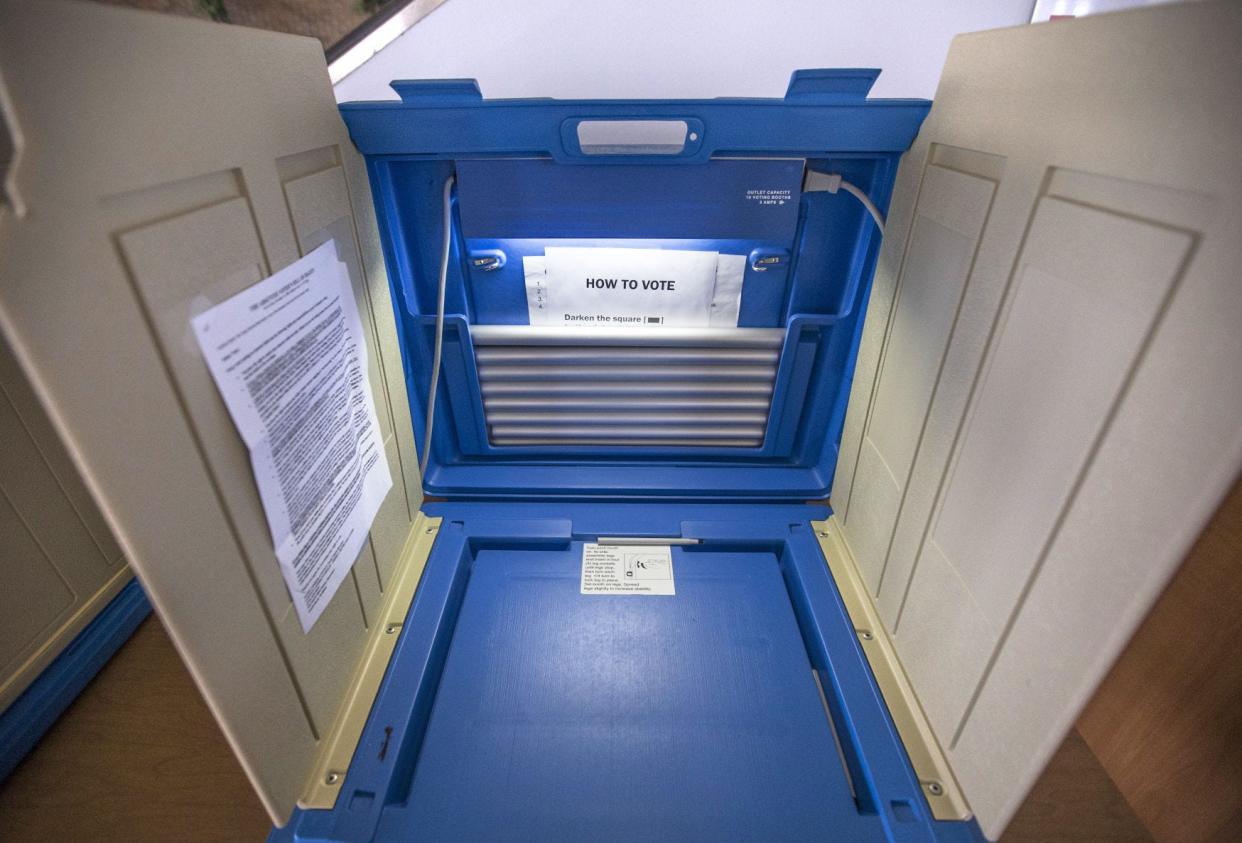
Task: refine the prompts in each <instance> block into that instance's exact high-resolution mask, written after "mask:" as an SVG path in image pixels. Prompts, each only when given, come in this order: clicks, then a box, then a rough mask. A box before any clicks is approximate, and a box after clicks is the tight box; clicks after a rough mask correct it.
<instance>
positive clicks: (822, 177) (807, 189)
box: [802, 170, 884, 237]
mask: <svg viewBox="0 0 1242 843" xmlns="http://www.w3.org/2000/svg"><path fill="white" fill-rule="evenodd" d="M838 190H844V191H845V192H846V193H849V194H851V195H853V196H854V197H856V198H857V199H858V201H859V202H861V203H862V204H863V207H864V208H866V209H867V213H869V214H871V218H872V219H873V220H875V227H876V228H878V229H880V236H881V237H882V236H884V217H883V216H881V215H880V209H879V208H877V207H876V206H875V203H874V202H872V201H871V197H870V196H868V195H867V194H866V193H864V192H863V191H862V188H860V187H859V186H858V185H856V184H852V183H850V182H848V181H846V180H845V179H843V178H841V174H840V173H817V172H815V171H814V170H807V171H806V179H805V180H804V181H803V182H802V192H803V193H816V192H820V191H826V192H828V193H836V192H837V191H838Z"/></svg>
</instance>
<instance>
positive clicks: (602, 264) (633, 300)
mask: <svg viewBox="0 0 1242 843" xmlns="http://www.w3.org/2000/svg"><path fill="white" fill-rule="evenodd" d="M523 268H524V271H525V275H526V299H527V307H528V311H529V315H530V324H532V325H564V326H582V325H587V326H591V325H602V326H612V327H615V326H643V327H666V328H706V327H714V326H719V327H736V326H737V317H738V308H739V305H740V301H741V294H742V278H743V275H744V274H745V271H746V257H745V256H744V255H722V254H720V253H719V252H710V251H689V250H684V249H623V248H579V247H549V248H548V249H546V250H545V252H544V254H543V255H542V256H538V255H536V256H531V257H527V258H525V259H524V262H523Z"/></svg>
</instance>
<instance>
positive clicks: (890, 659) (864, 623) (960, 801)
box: [811, 515, 971, 820]
mask: <svg viewBox="0 0 1242 843" xmlns="http://www.w3.org/2000/svg"><path fill="white" fill-rule="evenodd" d="M811 529H813V530H814V531H815V536H816V538H817V539H818V540H819V547H820V550H822V551H823V554H824V559H825V560H827V562H828V570H829V572H831V574H832V578H833V579H834V580H835V581H836V584H837V590H838V591H840V592H841V599H842V600H843V601H844V602H845V609H846V611H847V612H849V616H850V620H851V621H852V622H853V624H854V632H855V634H856V635H857V636H858V643H859V644H861V645H862V650H863V654H864V655H865V656H866V657H867V662H868V663H869V664H870V665H871V672H872V674H874V675H875V681H876V684H877V685H879V686H880V694H881V695H882V696H883V697H884V702H885V704H887V706H888V712H889V714H890V715H891V716H892V718H893V724H894V725H895V726H896V727H897V735H898V736H899V737H900V738H901V742H902V744H903V745H904V746H905V748H906V754H907V755H908V756H909V757H910V766H912V767H913V768H914V774H915V775H916V776H918V779H919V783H920V784H921V785H922V787H923V795H924V796H926V797H927V804H928V806H929V807H930V808H931V813H932V816H933V817H935V818H936V819H938V820H966V819H970V817H971V811H970V805H969V804H967V802H966V796H965V794H963V793H962V789H961V787H960V786H959V785H958V783H957V779H956V778H954V776H953V770H952V768H951V767H950V766H949V760H948V758H946V757H945V754H944V751H943V750H942V749H941V748H940V743H939V741H937V740H936V735H935V733H934V732H933V731H932V727H931V723H930V722H929V721H928V719H927V715H926V714H924V713H923V707H922V706H921V705H920V704H919V700H918V697H917V696H916V695H915V693H914V686H912V685H911V684H910V680H909V678H908V677H907V676H906V672H905V670H904V669H903V668H902V666H901V661H900V660H899V659H898V658H897V650H896V648H894V646H893V643H892V641H890V640H889V637H888V631H887V630H886V629H885V628H884V623H883V622H882V621H881V620H880V615H879V612H878V611H876V608H875V604H874V603H873V602H872V601H871V595H870V594H869V593H868V592H867V587H866V586H865V585H864V584H863V579H862V575H861V574H859V572H858V566H857V564H856V563H855V561H854V556H853V554H852V553H850V549H849V547H848V546H847V545H846V544H845V542H844V540H843V539H842V536H841V530H840V525H839V524H838V523H837V519H836V516H835V515H834V516H831V517H829V519H828V520H827V521H812V522H811Z"/></svg>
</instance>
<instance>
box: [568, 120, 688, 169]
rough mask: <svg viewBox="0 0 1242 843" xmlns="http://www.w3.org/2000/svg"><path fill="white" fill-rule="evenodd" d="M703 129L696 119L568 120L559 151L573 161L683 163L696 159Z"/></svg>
mask: <svg viewBox="0 0 1242 843" xmlns="http://www.w3.org/2000/svg"><path fill="white" fill-rule="evenodd" d="M704 135H705V127H704V125H703V121H702V120H700V119H699V118H697V117H664V116H659V117H656V116H649V117H644V116H634V117H610V116H609V117H604V116H600V117H570V118H569V119H567V120H565V121H563V122H562V123H561V147H562V150H563V152H564V154H565V156H566V157H567V158H569V159H572V160H576V161H592V162H602V161H609V160H611V161H643V162H650V161H684V160H686V159H693V158H699V157H701V156H702V153H703V151H704V150H705V149H706V147H705V146H704V145H703V142H704Z"/></svg>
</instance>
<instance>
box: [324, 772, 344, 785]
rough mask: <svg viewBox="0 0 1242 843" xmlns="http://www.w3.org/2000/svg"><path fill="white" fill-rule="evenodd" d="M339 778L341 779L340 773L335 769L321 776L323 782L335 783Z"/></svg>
mask: <svg viewBox="0 0 1242 843" xmlns="http://www.w3.org/2000/svg"><path fill="white" fill-rule="evenodd" d="M340 780H341V774H340V773H338V772H336V771H335V770H333V771H332V772H330V773H328V775H326V776H324V778H323V781H324V784H336V783H337V782H339V781H340Z"/></svg>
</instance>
